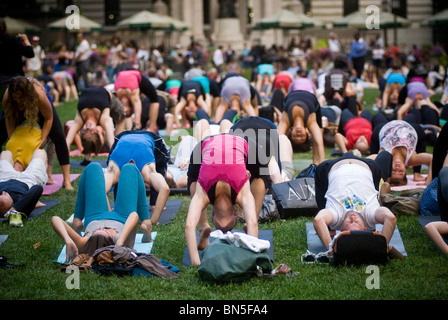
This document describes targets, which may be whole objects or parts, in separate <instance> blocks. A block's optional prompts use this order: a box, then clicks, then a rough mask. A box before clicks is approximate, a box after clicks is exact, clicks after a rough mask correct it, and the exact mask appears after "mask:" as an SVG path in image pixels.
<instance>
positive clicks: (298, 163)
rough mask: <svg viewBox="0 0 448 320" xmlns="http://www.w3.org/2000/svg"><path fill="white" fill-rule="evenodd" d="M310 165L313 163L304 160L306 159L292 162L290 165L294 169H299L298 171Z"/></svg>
mask: <svg viewBox="0 0 448 320" xmlns="http://www.w3.org/2000/svg"><path fill="white" fill-rule="evenodd" d="M312 163H313V161H312V160H306V159H299V160H292V165H293V167H294V169H300V170H303V169H305V168H307V167H308V166H309V165H310V164H312Z"/></svg>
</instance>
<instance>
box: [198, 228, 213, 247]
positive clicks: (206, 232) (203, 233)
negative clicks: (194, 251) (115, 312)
mask: <svg viewBox="0 0 448 320" xmlns="http://www.w3.org/2000/svg"><path fill="white" fill-rule="evenodd" d="M210 232H212V228H211V227H210V226H209V225H208V224H207V226H205V227H204V228H203V229H202V230H199V243H198V249H199V250H204V249H205V248H207V247H208V245H209V244H210V239H209V236H210Z"/></svg>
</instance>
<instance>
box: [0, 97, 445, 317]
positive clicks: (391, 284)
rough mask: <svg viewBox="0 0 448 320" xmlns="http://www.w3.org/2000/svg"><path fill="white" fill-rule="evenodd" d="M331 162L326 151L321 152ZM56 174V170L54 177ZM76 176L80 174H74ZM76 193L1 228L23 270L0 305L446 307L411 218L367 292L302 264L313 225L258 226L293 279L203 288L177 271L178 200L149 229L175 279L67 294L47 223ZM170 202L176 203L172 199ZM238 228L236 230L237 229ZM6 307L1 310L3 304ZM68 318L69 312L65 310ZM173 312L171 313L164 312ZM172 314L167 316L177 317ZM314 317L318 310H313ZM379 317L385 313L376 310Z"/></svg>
mask: <svg viewBox="0 0 448 320" xmlns="http://www.w3.org/2000/svg"><path fill="white" fill-rule="evenodd" d="M376 96H377V92H376V91H375V90H369V91H367V92H366V96H365V99H366V107H371V105H372V104H373V102H372V101H374V99H375V97H376ZM75 110H76V103H67V104H65V105H61V106H59V107H57V111H58V114H59V116H60V117H61V121H62V122H64V121H66V120H69V119H73V118H74V115H75ZM326 151H327V158H330V155H329V153H330V149H327V150H326ZM294 158H295V159H311V153H305V154H295V155H294ZM58 170H59V167H58V165H57V164H55V172H60V171H58ZM72 171H73V172H74V173H76V172H78V173H81V171H80V170H74V169H72ZM73 186H74V187H75V191H67V190H63V189H62V190H60V191H58V192H57V193H54V194H53V195H51V196H46V197H44V199H59V200H61V203H60V204H59V205H57V206H56V207H54V208H52V209H50V210H48V211H47V212H46V213H45V214H43V215H41V216H39V217H37V218H35V219H33V220H31V221H28V222H26V223H25V226H24V227H23V228H20V229H19V228H11V227H9V225H8V224H6V223H3V224H0V234H7V235H8V236H9V237H8V239H7V240H6V242H5V243H3V244H2V245H1V246H0V255H4V256H6V257H7V258H8V260H9V261H10V262H11V263H15V264H24V265H25V267H24V268H18V269H0V296H1V299H8V300H9V299H11V300H34V299H37V300H90V299H99V300H341V301H342V300H445V299H447V298H448V290H447V287H448V261H447V258H446V257H445V256H443V255H442V254H440V253H439V252H438V251H437V249H436V248H435V247H434V245H433V244H432V242H431V241H430V240H429V239H428V238H427V237H426V235H425V233H424V231H423V229H422V228H421V227H420V224H419V223H418V221H417V219H416V217H415V216H399V217H398V227H399V230H400V233H401V237H402V238H403V241H404V244H405V248H406V251H407V254H408V256H407V258H406V259H405V260H392V261H391V262H390V263H389V264H387V265H384V266H378V267H379V272H380V274H379V275H380V278H379V279H380V288H379V289H368V288H367V286H366V282H367V281H368V277H369V276H370V274H369V273H366V266H362V267H338V268H335V267H333V266H331V265H326V264H312V265H308V264H302V263H301V262H300V256H301V255H302V254H303V253H305V251H306V249H307V247H306V231H305V223H306V222H308V221H312V218H305V217H300V218H295V219H289V220H286V221H275V222H271V223H264V224H261V225H260V229H272V230H273V232H274V240H273V244H274V246H273V247H274V259H275V261H274V265H275V266H276V265H278V264H280V263H285V264H287V265H288V266H290V267H291V268H292V269H293V271H296V272H299V274H298V275H297V276H294V277H284V276H278V277H276V278H273V279H260V278H253V279H251V280H250V281H247V282H245V283H242V284H226V285H212V284H207V283H204V282H202V281H201V280H200V279H199V277H198V273H197V268H196V267H188V268H184V267H182V254H183V252H184V248H185V237H184V223H185V219H186V215H187V208H188V204H189V202H190V200H189V198H188V197H183V196H177V197H181V198H182V199H183V200H184V201H183V204H182V207H181V210H180V212H179V213H178V215H177V217H176V219H175V220H174V221H173V222H172V223H170V224H168V225H160V226H155V227H154V231H157V233H158V234H157V238H156V241H155V243H154V247H153V251H152V253H153V254H154V255H155V256H156V257H158V258H160V259H164V260H167V261H169V262H170V263H171V264H173V265H175V266H177V267H179V268H180V269H181V271H180V273H179V275H180V277H179V278H178V279H175V280H164V279H159V278H155V277H152V278H145V277H116V276H108V277H105V276H100V275H98V274H95V273H94V272H88V273H83V274H81V275H80V287H79V289H68V288H67V286H66V282H67V281H68V280H69V276H70V274H66V273H64V272H61V269H60V265H58V264H56V263H54V262H53V261H54V260H55V259H56V258H57V256H58V254H59V252H60V250H61V248H62V246H63V242H62V240H61V239H60V238H59V237H58V235H57V234H56V233H55V232H54V231H53V228H52V227H51V217H52V216H53V215H58V216H60V217H62V218H63V219H67V218H68V217H69V216H70V215H71V214H72V213H73V211H74V207H75V201H76V190H77V187H78V180H75V181H74V183H73ZM170 198H174V197H173V196H172V197H170ZM238 227H239V228H240V227H241V225H239V226H238ZM5 306H7V305H6V304H5ZM154 306H155V307H157V304H154ZM67 311H68V310H67ZM168 311H173V310H168ZM175 311H176V310H174V311H173V312H175ZM319 311H320V310H319ZM377 311H378V312H382V311H383V310H377Z"/></svg>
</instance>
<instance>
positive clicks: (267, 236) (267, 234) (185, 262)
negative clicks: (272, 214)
mask: <svg viewBox="0 0 448 320" xmlns="http://www.w3.org/2000/svg"><path fill="white" fill-rule="evenodd" d="M235 232H244V231H243V230H235ZM273 237H274V232H273V231H272V230H258V238H259V239H262V240H267V241H269V243H270V244H271V245H270V247H269V249H268V254H269V257H270V258H271V260H272V261H274V247H273V242H272V240H273ZM214 240H215V238H213V237H210V243H211V242H212V241H214ZM196 241H199V231H196ZM199 257H200V258H202V250H199ZM182 266H184V267H188V266H191V260H190V253H189V252H188V248H187V247H185V250H184V254H183V256H182Z"/></svg>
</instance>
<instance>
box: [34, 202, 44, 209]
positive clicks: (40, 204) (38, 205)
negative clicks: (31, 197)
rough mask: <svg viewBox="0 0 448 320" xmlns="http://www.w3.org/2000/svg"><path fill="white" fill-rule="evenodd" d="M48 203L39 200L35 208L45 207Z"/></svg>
mask: <svg viewBox="0 0 448 320" xmlns="http://www.w3.org/2000/svg"><path fill="white" fill-rule="evenodd" d="M45 206H46V204H45V203H43V202H40V201H37V203H36V206H35V208H40V207H45Z"/></svg>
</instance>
